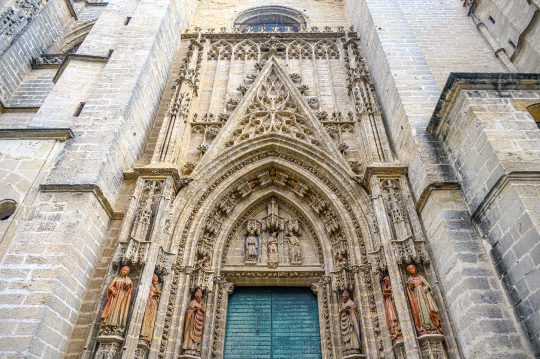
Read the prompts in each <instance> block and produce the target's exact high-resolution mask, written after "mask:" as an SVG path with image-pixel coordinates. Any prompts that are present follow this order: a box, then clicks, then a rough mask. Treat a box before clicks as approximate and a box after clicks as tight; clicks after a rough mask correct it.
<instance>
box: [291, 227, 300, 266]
mask: <svg viewBox="0 0 540 359" xmlns="http://www.w3.org/2000/svg"><path fill="white" fill-rule="evenodd" d="M289 256H290V260H291V263H301V262H302V257H301V256H300V241H299V240H298V237H296V236H295V235H294V234H292V233H291V236H290V237H289Z"/></svg>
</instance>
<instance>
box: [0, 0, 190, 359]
mask: <svg viewBox="0 0 540 359" xmlns="http://www.w3.org/2000/svg"><path fill="white" fill-rule="evenodd" d="M55 3H56V2H51V3H50V4H49V5H48V6H49V7H53V6H54V4H55ZM59 3H62V4H63V2H59ZM195 5H196V4H195V2H185V1H172V2H171V1H166V0H162V1H142V2H141V1H139V2H136V3H135V2H128V1H118V2H111V3H109V5H107V7H106V8H105V10H104V12H103V14H102V16H101V17H100V19H99V20H98V21H97V23H96V25H95V26H94V27H93V29H92V31H91V32H90V34H89V35H88V36H87V39H86V41H85V43H84V45H83V46H82V47H81V48H80V49H79V54H83V55H86V56H79V57H73V58H71V59H70V62H69V63H68V64H65V67H64V68H63V69H62V70H63V71H61V73H59V78H58V81H57V83H56V85H55V86H54V88H53V90H52V91H51V94H50V95H49V96H48V97H47V98H46V99H45V101H44V103H43V105H42V106H41V109H40V111H39V112H38V113H37V114H35V115H34V116H33V118H32V120H31V121H30V122H29V123H28V126H29V127H34V128H35V127H37V128H40V129H42V130H45V131H46V130H48V129H51V128H58V127H63V128H66V127H69V128H72V129H73V132H74V133H75V137H74V138H73V139H72V140H70V141H69V142H68V143H66V145H65V147H63V148H62V151H59V152H56V153H55V156H54V157H53V158H54V168H53V169H52V170H51V171H50V175H49V176H48V178H47V179H41V180H40V181H39V184H45V187H41V189H42V190H41V192H39V193H38V194H37V197H35V199H33V201H32V203H31V205H30V208H29V210H28V212H27V214H26V215H25V216H24V218H22V219H21V224H20V226H19V228H18V229H17V230H16V231H15V233H14V235H13V239H12V240H11V242H10V243H9V244H6V247H5V248H3V250H4V251H5V256H4V257H3V259H2V262H0V273H1V275H0V277H1V278H2V283H1V284H0V287H1V288H2V289H1V290H2V291H3V292H4V295H2V296H1V297H0V307H1V308H2V318H0V319H1V320H2V322H3V323H6V324H5V326H4V327H3V330H2V334H1V335H0V347H2V355H3V357H9V356H13V355H23V356H25V357H27V358H38V357H46V358H61V357H63V355H64V352H65V351H66V350H67V345H68V338H69V337H70V336H71V334H72V331H73V329H74V326H75V323H76V321H77V318H78V315H79V312H80V310H81V306H82V298H83V296H84V294H85V293H86V292H87V288H88V285H89V283H90V277H91V275H92V272H93V270H94V267H95V266H96V265H98V266H97V267H96V270H98V276H101V275H102V272H99V270H102V267H103V266H102V265H99V263H101V262H100V258H101V256H102V255H103V252H102V251H101V250H102V245H103V243H104V240H105V238H107V232H108V230H109V224H110V217H111V216H113V217H114V216H117V215H116V214H115V213H116V212H114V210H113V209H112V207H111V203H112V205H113V206H114V205H115V200H116V197H117V194H118V193H119V190H120V186H121V184H122V183H123V171H124V170H125V169H126V168H129V167H130V166H131V164H133V162H134V161H135V160H136V159H137V158H138V157H139V156H140V154H141V153H142V149H143V146H144V144H145V141H146V138H147V136H148V132H149V129H150V127H151V124H152V121H153V119H154V115H155V111H156V109H157V106H158V103H159V99H160V97H161V93H162V91H163V89H164V86H165V81H166V79H167V76H168V74H169V70H170V67H171V64H172V59H173V56H174V54H175V52H176V48H177V46H176V44H177V43H178V41H179V38H180V33H181V32H182V30H183V28H184V27H185V26H186V24H187V23H188V21H189V19H190V17H191V16H192V13H193V11H194V7H195ZM56 14H57V16H59V17H62V18H63V19H67V18H69V17H68V15H67V14H64V15H62V13H60V12H57V13H56ZM127 16H130V17H132V20H131V22H130V23H129V25H128V26H125V25H124V22H125V20H126V17H127ZM37 24H38V22H36V25H37ZM27 31H28V30H27ZM15 45H17V46H22V47H24V46H27V47H30V46H29V45H24V44H23V42H22V41H21V42H20V43H19V42H16V43H15V44H14V45H13V46H15ZM13 46H12V47H13ZM36 48H37V47H36ZM41 49H43V47H42V48H41ZM110 50H114V53H113V54H112V56H110ZM21 52H23V53H25V54H27V56H29V57H30V56H35V55H38V54H39V53H41V50H39V51H38V52H36V53H35V54H34V53H30V52H28V51H26V52H24V51H21ZM5 57H6V55H5V54H4V58H5ZM108 57H110V58H108ZM107 60H108V62H107ZM6 61H10V63H12V64H15V63H16V61H12V59H10V60H7V59H6ZM21 61H22V60H21ZM28 66H29V65H28ZM3 74H4V73H3ZM8 81H10V82H9V84H10V85H12V84H13V83H14V82H13V81H11V80H8ZM80 102H86V106H85V108H84V110H83V111H82V113H81V116H79V117H74V116H73V114H74V111H75V110H76V108H77V105H78V104H79V103H80ZM2 116H3V117H4V118H5V120H6V121H10V120H16V119H18V120H22V118H19V117H20V116H14V115H12V114H9V113H5V114H2ZM47 184H48V186H47ZM48 191H52V192H48ZM120 202H122V200H120ZM104 265H105V266H107V265H108V264H104ZM94 284H97V283H94ZM97 285H98V288H96V286H95V285H94V287H92V289H93V290H96V289H97V290H100V289H99V284H97ZM15 318H16V319H15ZM78 348H79V349H80V347H78ZM15 353H18V354H15Z"/></svg>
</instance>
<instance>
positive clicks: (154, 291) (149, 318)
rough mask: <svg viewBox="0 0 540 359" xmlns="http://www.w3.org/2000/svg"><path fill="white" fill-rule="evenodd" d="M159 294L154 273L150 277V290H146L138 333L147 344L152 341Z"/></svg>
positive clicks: (156, 277)
mask: <svg viewBox="0 0 540 359" xmlns="http://www.w3.org/2000/svg"><path fill="white" fill-rule="evenodd" d="M160 294H161V293H160V291H159V290H158V276H157V275H155V274H154V276H153V277H152V285H151V286H150V291H149V292H148V299H147V301H146V309H145V311H144V318H143V321H142V328H141V334H140V338H141V339H142V340H143V341H144V342H145V343H146V344H147V345H150V342H151V341H152V335H153V333H154V323H155V322H156V315H157V310H158V304H159V296H160Z"/></svg>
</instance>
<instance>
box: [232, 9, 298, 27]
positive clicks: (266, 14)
mask: <svg viewBox="0 0 540 359" xmlns="http://www.w3.org/2000/svg"><path fill="white" fill-rule="evenodd" d="M234 27H235V28H236V29H238V30H240V32H247V31H249V30H251V31H253V32H259V31H260V29H261V28H264V30H265V31H266V32H273V31H276V29H277V31H279V32H284V31H294V32H298V31H300V30H304V29H305V28H306V27H307V23H306V19H305V18H304V16H303V15H302V14H301V13H300V12H299V11H296V10H294V9H291V8H287V7H284V6H261V7H256V8H253V9H249V10H247V11H244V12H243V13H242V14H240V15H239V16H238V17H237V18H236V20H235V21H234Z"/></svg>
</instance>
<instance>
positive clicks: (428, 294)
mask: <svg viewBox="0 0 540 359" xmlns="http://www.w3.org/2000/svg"><path fill="white" fill-rule="evenodd" d="M407 271H408V272H409V273H410V274H411V275H410V277H409V279H408V280H407V295H408V297H409V304H410V306H411V311H412V314H413V317H414V324H415V326H416V332H417V333H418V335H424V334H442V329H441V317H440V315H439V308H438V307H437V303H435V298H433V292H432V290H431V286H430V285H429V283H428V281H427V280H426V279H425V278H424V277H422V276H421V275H419V274H418V272H417V270H416V266H415V265H414V264H411V265H409V266H408V267H407Z"/></svg>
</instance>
